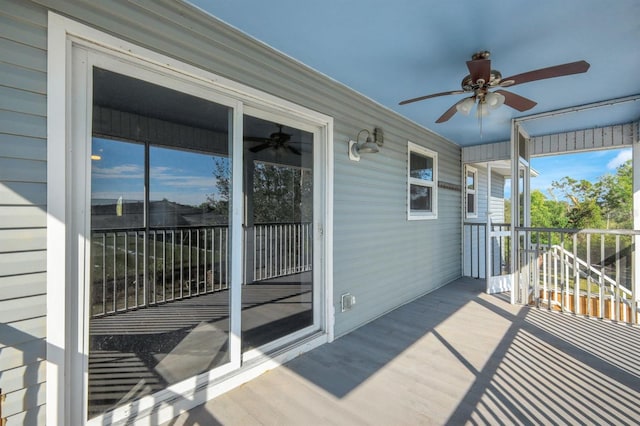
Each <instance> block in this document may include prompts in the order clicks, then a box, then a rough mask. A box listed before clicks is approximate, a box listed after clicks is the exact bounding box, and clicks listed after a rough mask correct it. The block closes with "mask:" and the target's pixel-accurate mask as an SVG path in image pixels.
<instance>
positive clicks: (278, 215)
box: [207, 158, 313, 223]
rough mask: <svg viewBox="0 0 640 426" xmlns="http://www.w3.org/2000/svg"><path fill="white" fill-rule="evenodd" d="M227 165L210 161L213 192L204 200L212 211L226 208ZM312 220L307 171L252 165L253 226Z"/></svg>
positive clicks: (311, 197) (220, 161)
mask: <svg viewBox="0 0 640 426" xmlns="http://www.w3.org/2000/svg"><path fill="white" fill-rule="evenodd" d="M229 167H230V164H229V161H228V159H226V158H214V170H213V174H214V176H215V178H216V187H217V192H216V193H215V194H211V195H209V196H208V197H207V204H208V207H209V208H210V209H211V210H213V211H215V212H227V211H228V209H229V193H230V191H229V189H230V179H229V178H230V176H231V174H230V170H229ZM312 217H313V176H312V172H311V170H310V169H306V168H300V167H291V166H285V165H275V164H268V163H263V162H258V161H256V162H254V170H253V219H254V222H255V223H290V222H310V221H311V220H312Z"/></svg>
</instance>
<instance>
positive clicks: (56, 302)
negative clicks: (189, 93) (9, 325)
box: [46, 12, 334, 424]
mask: <svg viewBox="0 0 640 426" xmlns="http://www.w3.org/2000/svg"><path fill="white" fill-rule="evenodd" d="M47 43H48V44H47V51H48V58H49V60H48V64H47V87H48V96H47V118H48V119H47V122H48V136H47V146H48V150H47V153H48V154H47V182H48V185H47V198H48V203H47V234H48V238H47V318H46V322H47V330H48V332H47V338H46V347H47V361H46V364H47V375H46V379H47V380H46V419H47V421H46V422H47V424H84V423H85V419H86V405H85V404H86V401H85V399H86V398H84V397H82V398H79V397H78V392H81V391H82V389H83V386H84V383H86V374H87V373H86V371H84V370H79V369H78V368H77V367H76V365H77V363H78V362H79V361H80V363H81V364H82V365H84V361H82V359H83V358H84V357H86V350H87V348H86V347H84V346H85V345H86V340H85V338H84V336H83V333H84V330H80V329H79V326H78V324H79V323H81V322H84V321H85V320H84V317H83V312H82V305H83V304H84V303H85V302H86V300H85V299H86V297H87V295H86V294H77V289H78V282H79V280H83V278H82V277H83V274H84V273H85V272H84V265H81V264H80V262H79V261H78V259H80V253H84V245H85V242H86V239H85V238H78V235H77V234H76V233H75V232H76V231H77V230H78V229H81V228H83V227H84V226H85V225H84V222H85V221H86V216H87V214H88V213H87V211H86V210H87V209H86V208H85V207H84V206H83V205H81V204H82V203H81V202H80V199H81V198H83V197H86V196H87V194H86V193H85V194H78V195H74V194H73V193H72V192H71V191H70V187H71V185H72V182H78V181H82V180H83V179H84V180H85V181H86V179H85V177H84V176H79V175H73V176H72V174H73V170H72V165H73V164H75V162H78V158H80V157H82V154H83V153H78V152H77V151H76V152H74V150H73V149H72V144H73V140H74V137H75V136H77V135H74V131H75V130H74V127H73V125H72V119H73V117H74V116H75V115H76V114H77V111H74V110H73V108H74V104H75V102H74V101H73V93H72V87H73V84H72V73H71V72H72V69H73V68H74V64H73V62H72V59H73V56H72V51H73V49H74V48H73V46H74V45H75V46H87V47H88V48H89V49H91V50H94V51H102V52H107V53H108V54H109V55H113V56H119V57H122V58H125V59H126V60H127V61H130V62H133V63H137V64H140V65H141V66H142V67H144V68H147V69H159V70H161V72H163V73H165V72H166V73H168V74H172V75H174V76H176V77H179V76H182V77H183V78H186V79H188V80H190V81H192V82H194V84H201V85H203V87H206V88H208V89H209V90H213V91H216V92H218V93H219V94H220V95H221V96H223V97H230V98H232V99H236V100H237V102H238V107H237V108H236V116H237V115H238V114H241V113H242V106H243V105H246V104H250V105H253V106H256V107H259V108H262V109H263V110H265V111H272V112H274V113H280V114H284V115H287V116H292V117H295V119H297V120H301V121H303V122H307V123H309V125H311V126H314V125H315V126H317V127H318V128H319V129H320V131H319V135H320V138H321V141H322V143H321V144H320V146H322V148H323V149H322V150H318V151H317V152H318V153H319V155H318V156H317V157H316V158H315V159H314V162H316V163H317V164H321V165H322V167H323V168H322V169H318V173H321V174H322V176H321V181H322V185H320V187H322V188H323V189H324V191H323V193H322V198H321V200H319V202H320V203H321V205H322V216H323V217H318V218H317V219H316V221H315V222H316V223H314V227H315V228H316V229H315V231H316V232H315V234H316V236H317V241H322V242H323V243H322V246H321V247H322V249H321V250H318V252H320V251H321V253H318V255H319V256H321V257H322V259H323V262H322V266H323V267H322V269H321V271H319V273H320V274H321V276H322V281H323V283H324V289H323V290H324V294H323V297H322V300H321V304H319V305H318V310H319V311H322V321H321V324H320V327H321V329H322V331H323V333H322V334H321V335H318V336H316V337H312V338H309V339H307V340H305V341H303V342H300V344H299V345H295V346H293V347H291V348H290V349H289V350H285V351H282V352H278V354H277V355H275V356H273V357H270V358H267V359H266V360H265V361H264V362H262V363H260V364H257V365H256V364H254V363H252V364H251V366H250V367H248V368H242V369H240V370H238V371H237V374H233V375H231V376H230V378H229V379H228V380H225V381H224V382H220V381H219V380H218V379H217V378H216V377H212V376H211V375H210V374H209V373H203V374H201V375H199V376H197V377H194V378H191V379H187V380H185V381H184V382H181V383H179V384H177V385H178V386H175V385H174V386H172V390H173V392H172V391H165V392H161V393H159V394H157V395H150V396H147V397H143V398H142V399H139V400H137V401H135V402H134V403H133V404H129V405H125V406H122V407H119V408H117V409H116V410H114V411H113V412H110V414H109V416H108V418H106V417H105V418H104V419H102V420H104V421H107V422H111V421H114V422H115V421H121V420H122V421H124V420H129V421H130V420H132V419H133V420H135V419H137V420H142V419H143V418H144V416H145V415H149V414H150V412H151V410H155V411H154V412H153V415H154V418H153V419H154V422H155V421H157V422H162V421H166V420H169V419H171V418H172V417H174V416H175V415H177V414H178V413H179V411H176V409H178V410H186V409H189V408H192V407H194V406H196V405H198V404H201V403H203V402H205V401H206V400H207V399H210V398H212V397H214V396H216V395H219V394H221V393H223V392H226V391H228V390H230V389H232V388H234V387H236V386H239V385H241V384H242V383H244V382H246V381H248V380H251V379H252V378H253V377H256V376H257V375H259V374H262V373H263V372H264V371H267V370H269V369H272V368H274V367H275V366H277V365H279V364H281V363H284V362H286V361H287V360H289V359H292V358H294V357H295V356H297V355H298V354H300V353H302V352H305V351H308V350H310V349H312V348H313V347H316V346H318V345H321V344H322V343H325V342H327V341H332V340H333V338H334V312H333V281H332V277H333V254H332V251H331V247H333V241H332V235H333V205H332V201H333V175H334V173H333V118H332V117H330V116H327V115H324V114H321V113H318V112H316V111H313V110H310V109H308V108H305V107H302V106H300V105H297V104H294V103H291V102H288V101H285V100H283V99H280V98H278V97H276V96H273V95H269V94H267V93H264V92H262V91H259V90H256V89H253V88H250V87H248V86H245V85H243V84H240V83H237V82H234V81H232V80H228V79H225V78H223V77H220V76H217V75H215V74H213V73H210V72H207V71H204V70H202V69H199V68H197V67H194V66H191V65H188V64H186V63H184V62H181V61H178V60H175V59H172V58H169V57H167V56H165V55H162V54H159V53H157V52H154V51H151V50H148V49H145V48H142V47H140V46H138V45H135V44H132V43H128V42H125V41H123V40H121V39H118V38H116V37H113V36H110V35H108V34H106V33H103V32H101V31H98V30H96V29H94V28H91V27H88V26H86V25H84V24H80V23H78V22H76V21H74V20H71V19H69V18H65V17H62V16H60V15H57V14H55V13H53V12H49V15H48V42H47ZM80 60H82V59H80ZM235 123H236V128H235V129H234V131H235V132H236V134H237V135H239V136H236V139H237V141H235V143H236V145H237V144H238V143H240V144H241V143H242V140H241V138H242V133H241V132H242V127H241V121H240V120H236V121H235ZM85 136H86V135H85ZM238 141H239V142H238ZM85 154H86V153H85ZM316 163H314V164H316ZM317 164H316V165H317ZM234 167H236V168H237V165H235V166H234ZM234 172H236V173H237V172H238V171H237V170H235V169H234ZM238 181H240V180H238ZM240 182H241V181H240ZM85 192H86V191H85ZM239 198H240V197H238V199H239ZM236 207H237V206H235V204H234V209H233V210H234V217H235V215H240V214H241V211H242V209H241V208H240V209H238V208H236ZM240 223H241V221H240ZM237 229H239V227H238V228H237ZM237 233H238V235H240V236H241V231H239V232H237ZM81 235H82V234H81ZM236 238H238V237H237V236H236ZM236 245H237V244H236ZM232 297H233V296H232ZM238 336H239V334H238ZM235 338H236V339H237V338H239V337H237V336H236V337H235ZM238 355H239V354H238ZM231 356H232V358H233V357H234V355H233V354H231ZM236 358H238V356H236ZM203 384H204V386H203ZM178 388H179V389H180V390H181V392H179V394H180V395H181V396H182V398H180V400H179V401H174V402H173V403H172V404H166V403H163V401H165V400H170V399H174V400H175V395H176V392H175V391H176V390H178ZM95 420H99V418H96V419H92V422H91V423H94V421H95Z"/></svg>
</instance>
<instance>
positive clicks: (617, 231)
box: [515, 226, 640, 236]
mask: <svg viewBox="0 0 640 426" xmlns="http://www.w3.org/2000/svg"><path fill="white" fill-rule="evenodd" d="M515 230H516V231H521V232H557V233H564V234H602V235H631V236H633V235H640V230H633V229H567V228H536V227H524V226H516V228H515Z"/></svg>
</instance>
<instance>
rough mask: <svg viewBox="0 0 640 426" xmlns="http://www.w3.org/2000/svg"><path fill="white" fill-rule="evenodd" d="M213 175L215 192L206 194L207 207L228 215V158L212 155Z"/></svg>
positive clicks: (216, 212) (229, 174)
mask: <svg viewBox="0 0 640 426" xmlns="http://www.w3.org/2000/svg"><path fill="white" fill-rule="evenodd" d="M213 176H215V178H216V189H217V192H215V193H213V194H209V195H207V202H206V204H207V206H206V207H207V208H208V209H210V210H211V211H212V212H213V213H215V214H219V215H228V212H229V194H230V192H229V190H230V184H231V182H230V178H231V170H230V164H229V159H228V158H223V157H213Z"/></svg>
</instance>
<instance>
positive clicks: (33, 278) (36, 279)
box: [0, 272, 47, 299]
mask: <svg viewBox="0 0 640 426" xmlns="http://www.w3.org/2000/svg"><path fill="white" fill-rule="evenodd" d="M46 290H47V275H46V274H45V273H44V272H39V273H36V274H26V275H14V276H8V277H0V294H1V295H2V298H3V299H17V298H20V297H29V296H35V295H39V294H44V293H45V292H46Z"/></svg>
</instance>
